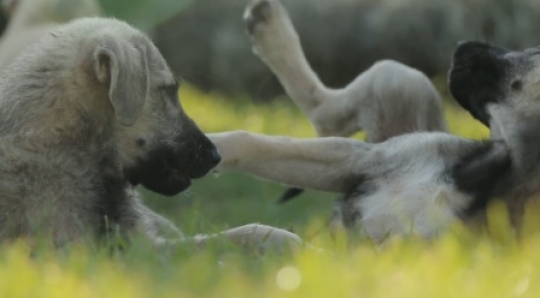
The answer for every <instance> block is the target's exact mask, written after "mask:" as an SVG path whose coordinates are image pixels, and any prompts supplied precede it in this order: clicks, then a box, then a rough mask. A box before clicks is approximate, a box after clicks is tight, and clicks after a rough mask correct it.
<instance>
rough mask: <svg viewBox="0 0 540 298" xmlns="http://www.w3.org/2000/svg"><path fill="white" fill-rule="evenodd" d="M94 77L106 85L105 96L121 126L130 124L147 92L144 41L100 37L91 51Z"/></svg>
mask: <svg viewBox="0 0 540 298" xmlns="http://www.w3.org/2000/svg"><path fill="white" fill-rule="evenodd" d="M92 58H93V63H94V71H95V72H96V76H97V79H98V80H99V81H100V82H101V83H104V84H107V85H108V86H109V99H110V101H111V103H112V105H113V108H114V111H115V114H116V117H117V119H118V121H120V123H121V124H122V125H125V126H130V125H133V124H134V123H135V122H136V121H137V119H138V118H139V116H140V115H141V113H142V109H143V106H144V103H145V101H146V99H147V97H148V92H149V74H148V62H147V57H146V48H145V47H144V44H143V43H141V44H139V45H137V44H135V43H133V42H128V41H125V40H116V39H114V38H113V37H110V36H105V37H103V38H102V39H101V40H100V42H99V43H98V45H97V46H96V47H95V49H94V52H93V56H92Z"/></svg>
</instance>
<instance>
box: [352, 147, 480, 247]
mask: <svg viewBox="0 0 540 298" xmlns="http://www.w3.org/2000/svg"><path fill="white" fill-rule="evenodd" d="M427 159H429V157H428V158H426V161H427ZM405 168H406V169H407V170H405V171H402V172H401V173H399V175H397V176H393V177H381V178H378V179H377V180H375V181H374V183H375V185H376V186H377V189H376V191H375V192H374V193H372V194H368V195H366V196H363V197H362V198H361V199H360V200H358V202H357V203H356V205H355V207H356V208H359V210H360V214H361V225H362V228H363V230H364V231H365V232H366V233H367V234H368V235H369V236H370V237H371V238H373V239H381V238H384V237H386V236H388V235H391V234H395V233H398V234H401V233H419V234H421V235H422V236H424V237H432V236H434V235H436V234H437V233H438V232H439V231H442V230H444V229H445V228H446V227H448V226H449V225H450V224H451V223H452V222H454V221H455V220H456V216H457V213H456V211H459V210H460V209H462V208H464V207H465V206H466V204H467V202H469V201H470V199H471V198H470V197H469V196H467V195H465V194H463V193H462V192H459V191H458V190H456V189H455V188H454V187H453V184H451V183H448V182H446V181H445V180H444V179H443V177H442V175H441V173H443V171H444V164H443V163H442V162H439V163H437V162H433V161H429V162H420V163H418V160H416V163H413V162H410V163H409V164H408V165H406V166H405Z"/></svg>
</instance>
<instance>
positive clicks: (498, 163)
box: [208, 42, 540, 239]
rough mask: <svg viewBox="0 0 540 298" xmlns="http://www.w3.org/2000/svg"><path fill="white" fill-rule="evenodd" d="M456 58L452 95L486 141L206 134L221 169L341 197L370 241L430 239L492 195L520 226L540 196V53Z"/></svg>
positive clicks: (478, 47) (344, 218) (482, 49)
mask: <svg viewBox="0 0 540 298" xmlns="http://www.w3.org/2000/svg"><path fill="white" fill-rule="evenodd" d="M452 60H453V65H452V69H451V70H450V72H449V83H450V90H451V92H452V94H453V96H454V97H455V98H456V99H457V101H458V102H459V103H460V104H461V105H462V106H463V107H465V108H466V109H467V110H469V111H470V112H471V113H472V114H473V115H474V116H475V117H476V118H478V119H479V120H480V121H482V122H483V123H485V124H486V125H489V126H490V128H491V136H490V139H488V140H481V141H479V140H471V139H466V138H462V137H459V136H456V135H452V134H448V133H442V132H417V133H410V134H406V135H401V136H397V137H394V138H391V139H389V140H387V141H385V142H382V143H377V144H370V143H365V142H362V141H358V140H353V139H348V138H340V137H327V138H314V139H295V138H289V137H272V136H265V135H260V134H254V133H249V132H245V131H234V132H225V133H216V134H209V135H208V136H209V137H210V139H211V140H212V142H213V143H214V144H216V146H217V147H218V151H219V152H220V154H221V155H222V157H223V160H222V162H221V163H220V164H219V165H218V167H217V168H216V170H217V171H219V172H230V171H235V172H244V173H248V174H252V175H255V176H258V177H261V178H265V179H270V180H274V181H277V182H281V183H285V184H287V185H292V186H297V187H304V188H311V189H317V190H323V191H330V192H337V193H342V194H344V198H343V199H342V200H341V203H340V207H339V212H338V214H337V217H338V218H339V219H340V220H341V222H342V223H343V224H344V225H345V226H346V227H349V228H352V227H356V226H360V227H361V229H362V230H363V231H365V232H366V233H367V234H368V235H369V236H370V237H372V238H374V239H381V238H383V237H385V236H386V235H388V234H392V233H407V232H410V231H415V232H417V233H420V234H422V235H424V236H426V237H431V236H434V235H436V234H437V233H438V232H439V231H442V230H444V229H445V228H446V227H447V226H448V225H449V224H451V223H452V222H454V221H455V220H457V219H467V218H469V217H470V216H471V215H472V214H474V213H476V211H481V210H484V209H485V207H486V205H487V203H488V202H489V201H490V200H491V199H494V198H503V199H506V200H507V201H508V202H509V203H510V204H509V206H510V207H511V211H512V213H511V215H512V219H513V223H514V224H516V225H518V224H519V218H520V216H521V213H522V212H523V201H524V200H525V199H527V198H528V197H530V196H531V195H533V194H535V193H536V192H537V191H538V190H539V189H540V173H539V170H540V131H539V130H538V128H539V127H540V48H534V49H527V50H524V51H520V52H512V51H508V50H505V49H501V48H497V47H493V46H489V45H487V44H483V43H478V42H465V43H461V44H460V45H459V46H458V47H457V49H456V51H455V53H454V56H453V59H452Z"/></svg>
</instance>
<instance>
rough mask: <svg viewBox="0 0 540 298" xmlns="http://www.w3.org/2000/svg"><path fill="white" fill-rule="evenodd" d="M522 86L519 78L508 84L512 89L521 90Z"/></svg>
mask: <svg viewBox="0 0 540 298" xmlns="http://www.w3.org/2000/svg"><path fill="white" fill-rule="evenodd" d="M522 87H523V83H522V82H521V81H520V80H515V81H513V82H512V84H511V85H510V88H512V90H513V91H521V88H522Z"/></svg>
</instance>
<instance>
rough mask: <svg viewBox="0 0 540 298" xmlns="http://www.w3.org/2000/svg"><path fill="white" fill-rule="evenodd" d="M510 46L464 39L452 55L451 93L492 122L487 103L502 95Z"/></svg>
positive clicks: (466, 106) (476, 116) (487, 121)
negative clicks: (506, 57)
mask: <svg viewBox="0 0 540 298" xmlns="http://www.w3.org/2000/svg"><path fill="white" fill-rule="evenodd" d="M506 53H508V50H506V49H503V48H499V47H494V46H490V45H488V44H486V43H482V42H476V41H462V42H460V43H459V44H458V46H457V47H456V50H455V51H454V54H453V56H452V67H451V69H450V71H449V72H448V85H449V89H450V93H451V94H452V96H453V97H454V98H455V99H456V101H457V102H458V103H459V104H460V105H461V106H462V107H463V108H464V109H466V110H467V111H469V112H470V113H471V114H472V115H473V116H474V117H475V118H476V119H478V120H479V121H481V122H482V123H484V124H485V125H489V118H490V117H489V113H488V111H487V104H488V103H490V102H496V101H497V100H498V99H499V98H500V95H501V93H502V92H501V86H502V81H503V78H504V76H505V72H506V71H507V70H508V68H509V64H508V61H507V60H505V59H504V57H503V56H504V54H506Z"/></svg>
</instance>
